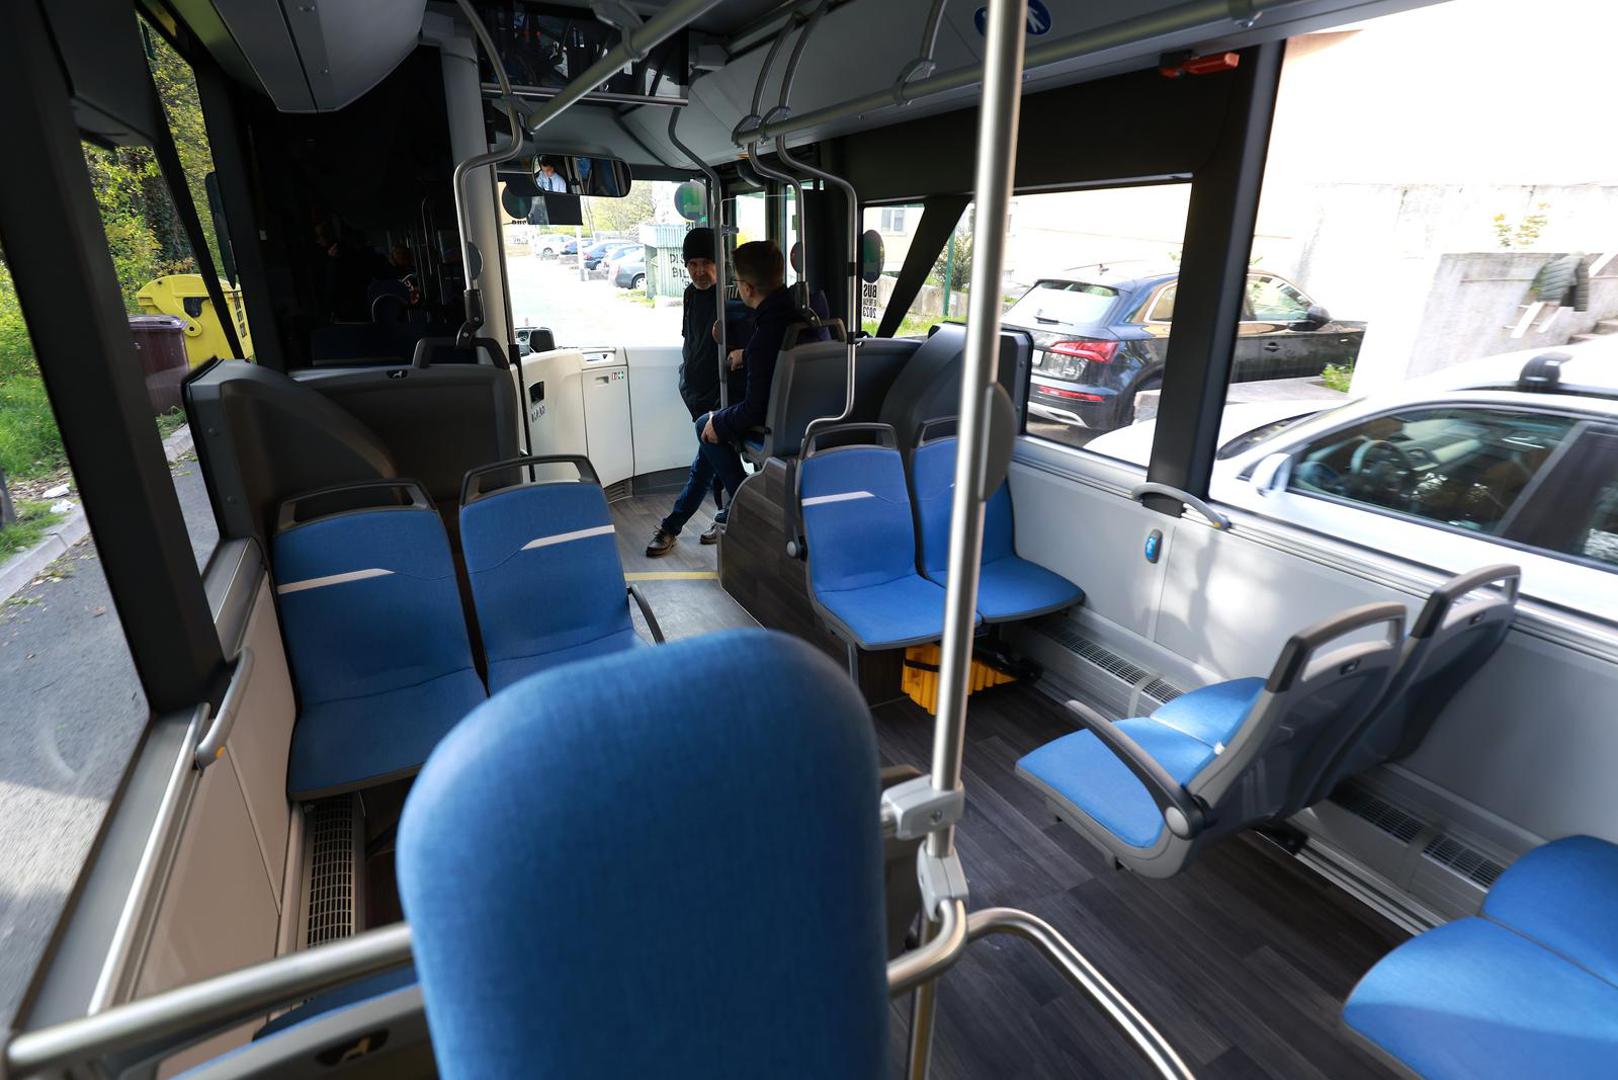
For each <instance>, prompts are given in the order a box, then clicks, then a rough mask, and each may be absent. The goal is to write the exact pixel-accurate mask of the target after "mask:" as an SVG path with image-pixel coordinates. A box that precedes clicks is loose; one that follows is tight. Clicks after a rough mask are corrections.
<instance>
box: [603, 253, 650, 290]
mask: <svg viewBox="0 0 1618 1080" xmlns="http://www.w3.org/2000/svg"><path fill="white" fill-rule="evenodd" d="M609 273H610V274H611V277H612V283H613V284H614V285H616V286H618V287H619V288H620V289H644V288H645V287H646V249H645V248H644V247H640V246H636V247H635V248H634V249H632V250H630V251H626V252H624V254H623V256H622V257H621V258H619V259H616V260H614V261H613V263H612V264H611V268H610V270H609Z"/></svg>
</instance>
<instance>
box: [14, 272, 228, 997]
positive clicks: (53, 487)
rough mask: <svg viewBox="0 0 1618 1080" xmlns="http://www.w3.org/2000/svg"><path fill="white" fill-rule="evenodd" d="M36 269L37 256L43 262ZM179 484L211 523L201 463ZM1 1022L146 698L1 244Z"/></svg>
mask: <svg viewBox="0 0 1618 1080" xmlns="http://www.w3.org/2000/svg"><path fill="white" fill-rule="evenodd" d="M35 269H36V270H37V269H38V268H35ZM175 471H176V474H179V473H185V475H183V476H181V475H176V479H175V486H176V489H177V491H178V492H179V494H180V496H181V502H182V505H185V506H186V507H187V514H188V516H192V515H193V514H194V513H198V512H199V513H200V516H201V517H203V518H205V519H207V524H208V525H209V526H211V524H212V515H211V511H209V510H208V496H207V493H206V491H204V490H203V485H202V478H201V476H200V475H198V474H197V471H196V468H195V466H194V465H191V466H183V465H182V466H178V467H177V468H176V470H175ZM0 569H3V572H0V851H4V852H5V859H4V861H3V869H0V892H3V893H4V899H3V900H0V940H3V941H5V943H6V946H5V948H4V949H3V950H0V1024H3V1025H9V1024H10V1022H11V1020H12V1018H13V1017H14V1015H15V1013H16V1010H17V1007H18V1004H19V1001H20V999H21V997H22V994H23V991H24V990H25V989H26V987H27V985H28V980H29V978H30V977H31V975H32V973H33V969H34V967H35V965H36V964H37V963H38V961H39V959H40V957H41V955H42V953H43V951H44V949H45V947H46V944H47V942H48V940H49V938H50V934H51V931H52V928H53V927H54V926H55V925H56V921H57V919H58V917H59V916H60V915H61V913H62V910H63V908H64V906H65V905H66V903H67V900H68V897H69V894H70V893H71V892H72V890H73V887H74V883H75V881H76V880H77V879H78V876H79V872H80V870H81V869H82V867H83V865H84V862H85V860H86V859H87V858H88V857H89V854H90V847H91V844H92V843H93V841H94V840H95V836H96V833H97V831H98V830H99V829H100V827H101V822H102V818H103V816H104V815H105V812H106V808H107V806H108V803H109V801H110V800H111V799H112V797H113V795H114V793H115V792H116V791H117V789H118V785H119V783H120V781H121V779H122V777H123V774H124V770H125V767H126V766H127V765H128V763H129V760H130V757H131V755H132V754H133V753H134V751H135V747H136V745H137V743H138V741H139V739H140V734H141V730H142V729H143V728H144V726H145V724H146V721H147V717H148V712H149V710H148V708H147V704H146V696H145V694H144V692H143V691H142V689H141V683H140V679H139V678H138V677H137V675H136V671H135V666H134V662H133V660H132V659H131V658H130V653H129V647H128V645H127V644H126V643H125V641H124V635H123V630H122V626H121V623H120V618H122V617H133V618H138V617H139V615H138V613H132V612H129V613H126V612H119V611H117V610H116V609H115V608H114V606H113V602H112V597H111V595H110V593H109V591H108V588H107V580H106V577H105V575H104V573H103V571H102V568H101V561H100V559H99V557H98V555H97V549H96V540H95V538H92V537H91V536H90V535H89V525H88V522H87V521H86V519H85V515H84V509H83V506H82V504H81V502H80V499H79V496H78V485H77V483H76V482H75V479H74V476H73V471H72V469H71V468H69V466H68V463H67V456H66V452H65V450H64V448H63V446H62V439H61V436H60V434H59V433H58V431H57V427H56V419H55V413H54V411H53V410H52V408H51V404H50V401H49V400H48V399H47V397H46V393H45V386H44V383H43V381H42V380H41V378H40V373H39V367H38V365H37V364H36V362H35V359H34V352H33V346H32V343H31V341H30V339H29V336H28V327H27V326H26V324H25V323H24V321H23V316H22V311H21V309H20V307H19V305H18V301H17V293H16V290H15V288H14V287H13V284H12V268H9V267H8V265H7V263H6V262H5V261H4V258H3V252H0Z"/></svg>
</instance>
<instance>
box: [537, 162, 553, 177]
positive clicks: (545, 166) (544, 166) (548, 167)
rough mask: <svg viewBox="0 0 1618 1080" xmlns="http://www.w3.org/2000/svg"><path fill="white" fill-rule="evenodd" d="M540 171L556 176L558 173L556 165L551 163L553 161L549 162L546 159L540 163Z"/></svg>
mask: <svg viewBox="0 0 1618 1080" xmlns="http://www.w3.org/2000/svg"><path fill="white" fill-rule="evenodd" d="M539 171H540V172H542V173H544V174H545V175H546V176H555V175H556V168H555V166H553V165H552V164H551V163H550V162H548V161H546V162H543V163H541V164H540V166H539Z"/></svg>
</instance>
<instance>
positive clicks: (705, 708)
mask: <svg viewBox="0 0 1618 1080" xmlns="http://www.w3.org/2000/svg"><path fill="white" fill-rule="evenodd" d="M738 672H766V673H768V677H767V678H738V677H737V673H738ZM877 777H878V762H877V752H876V745H875V738H874V735H873V733H872V728H871V722H870V714H869V712H868V710H867V709H866V707H865V704H864V702H863V700H862V699H861V698H860V695H859V693H858V691H857V690H856V689H855V688H854V687H853V686H852V685H851V684H850V683H849V681H848V680H847V679H846V678H844V677H843V675H842V673H841V672H840V671H838V669H837V667H836V666H835V665H834V664H832V663H831V662H830V661H829V660H827V658H826V657H825V656H824V655H823V654H821V653H820V652H818V651H817V650H816V649H814V648H813V647H812V646H810V645H808V644H807V643H805V642H803V641H801V640H798V639H795V638H791V637H788V636H786V635H783V634H778V633H771V632H768V631H763V630H736V631H728V632H725V633H719V634H710V635H705V636H702V637H697V638H688V639H685V640H682V641H677V642H674V643H672V644H669V645H666V646H663V647H660V648H657V649H648V650H644V651H643V652H641V653H637V654H635V655H633V656H629V655H625V654H623V653H619V654H616V655H611V656H605V657H598V658H596V659H594V660H590V661H586V662H584V663H581V664H579V665H577V666H576V667H574V668H572V669H569V670H567V671H560V670H558V671H549V672H545V673H543V674H540V675H537V676H535V677H534V678H531V679H527V680H525V681H523V682H522V683H520V684H518V685H516V686H513V687H511V688H510V689H509V690H507V691H506V692H505V693H502V694H499V695H497V696H496V697H494V698H492V699H491V700H490V701H489V703H488V704H487V705H486V706H484V707H483V708H482V709H480V710H479V711H478V712H477V713H475V714H474V715H473V716H472V717H471V718H470V720H468V722H467V723H465V724H464V725H462V727H461V728H459V729H458V730H457V731H456V732H455V734H454V735H453V736H452V737H451V738H450V739H448V740H447V741H446V742H445V743H444V745H443V746H442V747H441V748H440V750H439V752H438V753H437V754H435V755H434V757H433V760H432V761H431V762H429V763H428V765H427V768H426V769H425V770H424V771H423V773H422V775H421V777H420V778H419V779H418V780H417V781H416V785H415V788H414V790H413V791H412V792H411V795H410V798H409V800H408V802H407V803H406V805H405V810H404V815H403V818H402V819H401V822H400V826H399V847H398V871H399V886H400V896H401V899H402V901H403V904H404V910H405V914H406V915H407V917H408V918H409V920H410V925H411V928H412V931H413V938H412V940H413V949H414V954H415V965H416V971H417V973H418V975H419V976H420V979H421V987H422V993H423V1000H424V1003H425V1007H426V1014H427V1022H428V1026H429V1027H430V1029H431V1031H432V1040H433V1049H434V1053H435V1055H436V1057H437V1059H438V1064H439V1070H440V1074H441V1075H442V1076H444V1077H445V1078H446V1080H457V1078H460V1077H493V1076H554V1077H605V1076H657V1077H668V1078H674V1080H684V1078H698V1077H701V1078H703V1080H712V1078H731V1077H737V1078H740V1077H754V1076H768V1077H777V1078H784V1080H795V1078H805V1080H807V1078H810V1077H847V1078H850V1080H877V1078H879V1077H886V1076H887V1075H888V1061H887V1057H888V1039H889V1036H888V1015H889V1005H888V995H887V981H886V973H885V956H886V953H887V950H886V947H885V941H884V926H883V897H882V874H883V866H882V838H881V834H880V830H879V829H877V828H876V827H875V823H876V822H877V821H878V819H879V814H880V810H879V800H878V791H877ZM491 792H497V793H498V797H495V798H491V797H490V793H491ZM626 798H627V800H628V801H626ZM806 809H809V811H810V812H806Z"/></svg>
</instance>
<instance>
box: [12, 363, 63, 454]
mask: <svg viewBox="0 0 1618 1080" xmlns="http://www.w3.org/2000/svg"><path fill="white" fill-rule="evenodd" d="M65 464H67V455H66V454H65V453H64V452H63V450H62V436H61V434H60V433H59V432H58V431H57V430H56V416H55V414H53V413H52V412H51V403H50V399H49V398H47V397H46V396H45V384H44V382H42V381H41V380H40V378H39V376H37V375H14V376H12V377H11V378H8V379H4V380H0V469H4V470H5V472H6V475H7V476H8V477H11V478H13V479H17V480H26V479H28V478H29V477H33V476H40V475H43V474H45V473H49V472H53V471H55V470H56V469H60V468H61V467H62V466H63V465H65Z"/></svg>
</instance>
